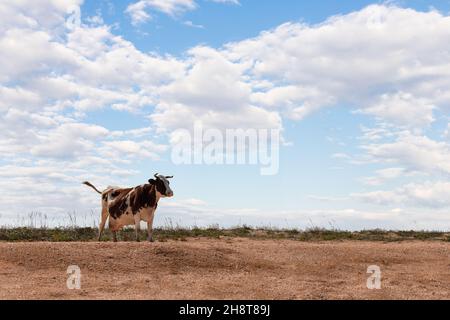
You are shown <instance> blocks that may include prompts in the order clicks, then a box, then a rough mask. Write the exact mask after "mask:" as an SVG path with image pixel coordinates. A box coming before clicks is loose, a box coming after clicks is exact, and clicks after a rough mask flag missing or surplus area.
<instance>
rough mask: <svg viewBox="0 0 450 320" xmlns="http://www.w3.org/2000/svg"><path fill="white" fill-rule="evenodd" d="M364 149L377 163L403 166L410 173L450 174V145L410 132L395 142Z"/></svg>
mask: <svg viewBox="0 0 450 320" xmlns="http://www.w3.org/2000/svg"><path fill="white" fill-rule="evenodd" d="M363 149H364V150H365V151H366V152H367V155H368V156H369V157H370V158H371V159H372V160H374V161H376V162H382V163H395V164H401V165H403V166H405V168H406V169H408V170H409V171H419V172H426V173H428V174H435V175H436V174H437V175H442V174H445V175H447V176H448V175H449V174H450V145H449V144H448V143H446V142H444V141H435V140H432V139H430V138H428V137H426V136H422V135H415V134H412V133H411V132H410V131H404V132H401V133H400V134H398V136H397V138H396V139H395V140H394V141H393V142H380V143H373V144H367V145H364V146H363Z"/></svg>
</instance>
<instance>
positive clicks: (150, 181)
mask: <svg viewBox="0 0 450 320" xmlns="http://www.w3.org/2000/svg"><path fill="white" fill-rule="evenodd" d="M148 183H150V184H152V185H156V180H155V179H150V180H148Z"/></svg>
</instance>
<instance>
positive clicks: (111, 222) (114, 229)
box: [109, 216, 119, 242]
mask: <svg viewBox="0 0 450 320" xmlns="http://www.w3.org/2000/svg"><path fill="white" fill-rule="evenodd" d="M109 229H110V230H111V232H112V235H113V241H114V242H117V230H118V229H119V228H118V227H117V221H116V220H115V219H114V218H112V217H111V216H110V217H109Z"/></svg>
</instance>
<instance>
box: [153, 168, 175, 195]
mask: <svg viewBox="0 0 450 320" xmlns="http://www.w3.org/2000/svg"><path fill="white" fill-rule="evenodd" d="M171 178H173V176H163V175H162V174H155V179H150V180H148V182H149V183H150V184H151V185H154V186H155V187H156V191H158V192H159V193H160V194H161V196H162V197H169V198H170V197H173V191H172V189H170V183H169V179H171Z"/></svg>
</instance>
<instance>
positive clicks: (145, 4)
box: [125, 0, 197, 25]
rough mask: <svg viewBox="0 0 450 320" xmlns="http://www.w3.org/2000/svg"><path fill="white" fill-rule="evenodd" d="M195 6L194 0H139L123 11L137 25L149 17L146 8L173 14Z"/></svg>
mask: <svg viewBox="0 0 450 320" xmlns="http://www.w3.org/2000/svg"><path fill="white" fill-rule="evenodd" d="M196 7H197V4H196V3H195V1H194V0H141V1H138V2H136V3H132V4H130V5H128V7H127V9H126V11H125V12H126V13H128V14H129V15H130V16H131V19H132V23H133V24H134V25H137V24H140V23H144V22H147V21H149V20H150V19H151V15H150V14H149V13H148V12H147V9H150V10H155V11H159V12H163V13H165V14H168V15H170V16H175V15H177V14H180V13H182V12H184V11H188V10H193V9H195V8H196Z"/></svg>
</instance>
